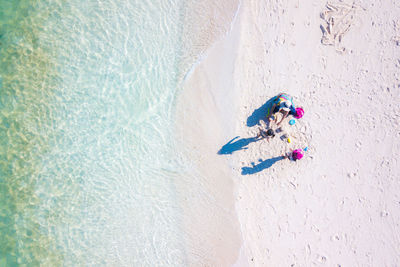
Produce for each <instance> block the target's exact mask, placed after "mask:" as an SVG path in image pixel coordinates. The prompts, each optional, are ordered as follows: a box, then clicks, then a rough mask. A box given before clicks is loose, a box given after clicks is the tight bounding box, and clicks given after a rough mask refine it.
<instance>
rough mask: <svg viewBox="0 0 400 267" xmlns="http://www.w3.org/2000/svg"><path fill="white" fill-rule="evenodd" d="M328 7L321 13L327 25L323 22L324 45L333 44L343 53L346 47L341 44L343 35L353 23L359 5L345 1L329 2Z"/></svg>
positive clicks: (322, 41) (322, 40)
mask: <svg viewBox="0 0 400 267" xmlns="http://www.w3.org/2000/svg"><path fill="white" fill-rule="evenodd" d="M326 9H327V10H325V11H324V12H322V13H321V18H322V19H323V20H324V21H325V24H326V25H322V24H321V30H322V39H321V43H322V44H323V45H332V46H334V47H335V49H336V51H337V52H339V53H343V52H344V51H345V50H346V49H345V48H344V47H343V46H341V42H342V39H343V35H344V34H345V33H347V32H348V31H349V29H350V27H351V26H352V25H353V21H354V17H355V13H356V10H357V6H356V5H355V3H354V2H353V4H346V3H343V2H328V3H327V4H326Z"/></svg>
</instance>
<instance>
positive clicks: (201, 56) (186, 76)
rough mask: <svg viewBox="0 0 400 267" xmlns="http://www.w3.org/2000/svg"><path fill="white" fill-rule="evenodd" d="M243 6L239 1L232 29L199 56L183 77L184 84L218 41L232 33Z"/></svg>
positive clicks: (231, 25)
mask: <svg viewBox="0 0 400 267" xmlns="http://www.w3.org/2000/svg"><path fill="white" fill-rule="evenodd" d="M241 5H242V1H239V3H238V7H237V9H236V11H235V14H234V15H233V19H232V21H231V24H230V29H229V30H228V31H226V32H225V33H224V34H222V35H221V36H220V38H218V39H216V40H215V41H214V42H213V43H212V44H211V45H210V46H209V47H208V48H207V49H206V50H205V51H204V52H202V53H200V55H199V56H198V58H197V60H196V61H195V62H194V63H193V64H192V66H191V67H190V69H189V70H188V71H187V72H186V74H185V76H184V77H183V82H185V81H186V79H188V78H189V77H190V76H191V75H192V73H193V72H194V70H195V69H196V67H197V66H198V65H199V64H200V63H201V62H202V61H203V60H204V59H205V58H207V56H208V51H209V50H210V49H211V48H213V47H214V46H215V44H216V43H217V42H218V41H220V40H221V39H222V38H224V37H226V36H228V35H229V34H230V33H231V32H232V30H233V25H234V24H235V22H236V19H237V17H238V14H239V11H240V7H241Z"/></svg>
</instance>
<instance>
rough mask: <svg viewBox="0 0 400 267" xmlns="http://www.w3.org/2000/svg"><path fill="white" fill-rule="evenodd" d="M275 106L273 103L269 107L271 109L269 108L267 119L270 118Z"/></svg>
mask: <svg viewBox="0 0 400 267" xmlns="http://www.w3.org/2000/svg"><path fill="white" fill-rule="evenodd" d="M275 107H276V104H273V105H272V107H271V109H270V110H269V114H268V120H270V119H271V117H272V114H273V113H274V110H275Z"/></svg>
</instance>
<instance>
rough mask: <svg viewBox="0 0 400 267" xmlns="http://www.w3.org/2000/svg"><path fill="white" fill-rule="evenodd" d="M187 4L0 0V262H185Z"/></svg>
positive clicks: (192, 55) (174, 0) (190, 56)
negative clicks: (181, 132)
mask: <svg viewBox="0 0 400 267" xmlns="http://www.w3.org/2000/svg"><path fill="white" fill-rule="evenodd" d="M193 3H194V2H193ZM193 3H192V4H193ZM190 4H191V3H189V2H187V1H184V0H168V1H136V0H131V1H118V0H117V1H112V0H89V1H81V0H69V1H62V0H54V1H52V0H38V1H25V0H19V1H18V0H13V1H7V0H0V6H1V9H0V64H1V65H0V93H1V94H0V120H1V123H0V142H1V146H0V164H1V165H0V167H1V170H0V172H1V173H0V174H1V180H0V182H1V187H0V190H1V192H0V201H1V203H0V231H1V237H2V238H1V239H0V248H1V251H0V253H1V254H0V266H16V265H21V264H28V265H30V266H38V265H43V266H59V265H64V266H77V265H85V266H87V265H90V266H98V265H117V266H121V265H129V266H161V265H169V266H182V265H183V266H184V265H185V264H186V263H187V260H188V259H187V258H188V255H187V252H186V249H185V247H184V242H185V241H184V233H183V231H184V230H183V222H182V220H183V215H182V209H181V204H180V203H179V202H178V197H177V191H176V189H175V186H174V181H175V182H176V177H178V176H181V175H183V174H184V173H185V172H187V171H188V170H187V165H188V162H187V160H186V161H185V159H183V157H182V155H181V154H180V150H179V148H178V147H177V145H176V142H175V140H174V131H173V129H174V127H173V126H174V103H175V100H176V96H177V93H178V92H179V90H180V87H181V83H182V77H184V74H185V73H186V72H187V71H188V70H189V69H190V67H191V65H192V64H193V63H194V62H195V61H196V59H197V57H198V56H199V53H201V52H202V51H203V50H204V47H207V45H209V43H211V42H212V39H213V38H210V40H207V42H203V43H202V46H193V38H194V37H193V36H192V37H191V36H189V35H188V34H187V32H188V30H187V29H185V28H184V27H183V25H184V24H185V23H186V22H187V21H189V20H188V18H187V14H188V13H187V10H188V8H189V7H190ZM185 21H186V22H185ZM189 32H190V31H189ZM218 34H219V32H218V31H215V35H218ZM192 46H193V47H194V49H193V50H190V49H189V48H190V47H192ZM189 50H190V51H189Z"/></svg>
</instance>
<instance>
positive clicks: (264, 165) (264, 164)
mask: <svg viewBox="0 0 400 267" xmlns="http://www.w3.org/2000/svg"><path fill="white" fill-rule="evenodd" d="M284 158H285V157H283V156H280V157H275V158H271V159H266V160H261V159H260V160H259V161H260V163H258V164H257V165H256V164H254V163H252V165H253V166H252V167H242V175H247V174H255V173H257V172H260V171H262V170H265V169H268V168H270V167H271V166H272V165H273V164H274V163H275V162H277V161H280V160H282V159H284Z"/></svg>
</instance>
